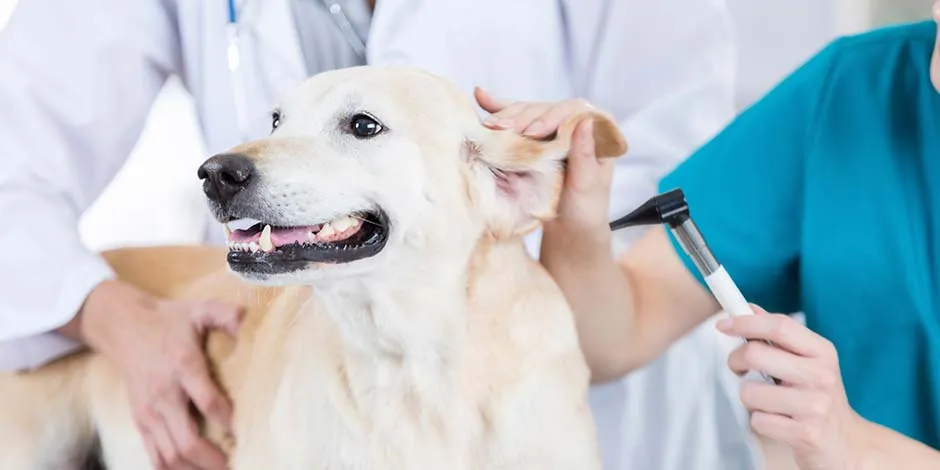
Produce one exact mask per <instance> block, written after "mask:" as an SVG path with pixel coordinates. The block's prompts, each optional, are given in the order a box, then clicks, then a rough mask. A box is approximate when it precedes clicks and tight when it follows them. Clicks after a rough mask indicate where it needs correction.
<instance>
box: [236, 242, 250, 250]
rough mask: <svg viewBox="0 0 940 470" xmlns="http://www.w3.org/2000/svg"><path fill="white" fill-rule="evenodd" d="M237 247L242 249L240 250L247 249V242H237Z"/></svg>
mask: <svg viewBox="0 0 940 470" xmlns="http://www.w3.org/2000/svg"><path fill="white" fill-rule="evenodd" d="M238 249H239V250H242V251H248V244H247V243H239V244H238Z"/></svg>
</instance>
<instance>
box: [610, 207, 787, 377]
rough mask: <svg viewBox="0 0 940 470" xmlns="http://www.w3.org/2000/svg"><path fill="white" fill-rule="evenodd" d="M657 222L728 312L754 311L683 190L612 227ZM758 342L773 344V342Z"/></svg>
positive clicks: (637, 211)
mask: <svg viewBox="0 0 940 470" xmlns="http://www.w3.org/2000/svg"><path fill="white" fill-rule="evenodd" d="M655 224H666V225H667V226H668V227H669V230H670V231H671V232H672V234H673V236H675V237H676V240H677V241H678V242H679V244H680V245H681V246H682V249H683V250H685V252H686V253H687V254H688V255H689V257H690V258H692V262H693V263H694V264H695V267H696V268H697V269H698V271H699V272H700V273H701V274H702V277H704V278H705V284H707V285H708V289H709V290H710V291H711V292H712V295H714V296H715V299H716V300H717V301H718V304H719V305H721V307H722V308H723V309H724V310H725V311H726V312H728V314H730V315H733V316H738V315H753V314H754V312H753V310H751V306H750V304H748V302H747V300H746V299H745V298H744V295H743V294H741V291H740V290H739V289H738V286H737V285H735V283H734V281H733V280H732V279H731V276H729V275H728V272H727V271H725V268H724V267H723V266H722V265H721V264H720V263H719V262H718V260H717V259H715V255H714V254H712V252H711V250H710V249H709V248H708V244H706V243H705V238H704V237H703V236H702V234H701V232H699V230H698V227H696V226H695V223H694V222H692V217H691V215H690V211H689V205H688V204H687V203H686V201H685V194H684V193H683V192H682V190H681V189H674V190H672V191H669V192H666V193H663V194H660V195H658V196H655V197H653V198H652V199H650V200H648V201H646V202H645V203H644V204H643V205H642V206H640V207H639V208H637V209H636V210H634V211H633V212H631V213H629V214H627V215H625V216H623V217H621V218H619V219H617V220H615V221H613V222H611V223H610V229H611V230H614V231H616V230H619V229H622V228H626V227H632V226H637V225H655ZM748 341H751V340H748ZM758 341H761V342H764V343H767V344H771V345H772V343H770V342H769V341H764V340H758ZM760 375H761V377H762V378H763V379H764V380H765V381H767V382H769V383H774V384H778V385H779V384H780V381H779V380H778V379H776V378H774V377H771V376H769V375H767V374H765V373H763V372H761V373H760Z"/></svg>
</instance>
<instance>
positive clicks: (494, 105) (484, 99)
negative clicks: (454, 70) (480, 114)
mask: <svg viewBox="0 0 940 470" xmlns="http://www.w3.org/2000/svg"><path fill="white" fill-rule="evenodd" d="M473 97H474V98H476V100H477V104H479V105H480V107H481V108H483V110H484V111H486V112H488V113H490V114H493V113H498V112H500V111H502V110H503V109H504V108H506V107H507V106H509V105H511V104H512V102H511V101H506V100H501V99H498V98H496V97H495V96H493V95H492V94H490V92H488V91H486V90H484V89H483V88H480V87H475V88H474V89H473Z"/></svg>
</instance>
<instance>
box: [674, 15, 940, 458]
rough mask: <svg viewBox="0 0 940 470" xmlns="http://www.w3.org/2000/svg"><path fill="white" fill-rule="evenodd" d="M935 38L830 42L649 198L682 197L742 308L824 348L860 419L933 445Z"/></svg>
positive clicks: (939, 353) (936, 421)
mask: <svg viewBox="0 0 940 470" xmlns="http://www.w3.org/2000/svg"><path fill="white" fill-rule="evenodd" d="M935 41H936V25H935V24H934V23H933V22H923V23H915V24H910V25H902V26H896V27H891V28H886V29H881V30H876V31H873V32H869V33H866V34H862V35H859V36H853V37H848V38H842V39H839V40H837V41H835V42H834V43H832V44H831V45H830V46H829V47H827V48H826V49H824V50H823V51H822V52H820V53H819V54H818V55H817V56H816V57H814V58H813V59H812V60H810V61H809V62H808V63H806V64H805V65H804V66H802V67H801V68H800V69H798V70H797V71H796V72H795V73H793V74H792V75H791V76H790V77H788V78H787V79H786V80H784V81H783V82H782V83H781V84H780V85H779V86H777V87H776V88H775V89H774V90H773V91H772V92H771V93H770V94H769V95H767V96H766V97H765V98H763V99H762V100H761V101H759V102H758V103H756V104H755V105H754V106H752V107H751V108H750V109H748V110H746V111H745V112H744V113H742V115H741V116H740V117H739V118H738V119H737V120H735V121H734V122H733V123H732V124H731V125H730V126H729V127H728V128H727V129H726V130H724V131H723V132H721V133H720V134H719V135H718V136H716V138H715V139H714V140H712V141H711V142H709V143H708V144H706V145H705V146H704V147H702V148H701V149H700V150H699V151H698V152H696V153H695V154H694V155H693V156H692V157H690V158H689V159H688V160H687V161H686V162H684V163H683V164H682V165H680V166H679V167H678V168H677V169H676V170H675V171H674V172H673V173H672V174H671V175H669V176H668V177H666V178H665V179H664V180H663V182H662V183H661V187H660V189H661V190H662V191H666V190H669V189H673V188H677V187H680V188H682V189H683V190H684V191H685V194H686V198H687V200H688V203H689V207H690V209H691V211H692V217H693V219H694V220H695V222H696V223H697V225H698V226H699V228H700V229H701V230H702V233H703V234H704V236H705V238H706V240H707V242H708V243H709V245H711V247H712V248H713V249H714V252H715V255H716V256H717V257H718V259H719V261H720V262H722V263H723V264H724V265H725V267H726V269H727V270H728V271H729V273H730V274H731V276H732V278H733V279H735V281H736V282H737V283H738V284H739V286H740V287H741V289H742V291H743V292H744V295H745V296H746V297H747V298H748V300H749V301H751V302H753V303H756V304H758V305H761V306H763V307H764V308H766V309H767V310H768V311H771V312H784V313H790V312H797V311H803V312H805V314H806V319H807V324H808V326H809V327H810V328H811V329H812V330H814V331H816V332H818V333H820V334H822V335H823V336H825V337H826V338H828V339H829V340H831V341H832V342H833V343H834V344H835V346H836V348H837V350H838V352H839V356H840V360H841V368H842V375H843V379H844V382H845V387H846V391H847V393H848V398H849V401H850V403H851V405H852V406H853V407H854V408H855V410H857V411H858V412H859V413H860V414H861V415H862V416H864V417H865V418H867V419H869V420H872V421H875V422H877V423H880V424H882V425H885V426H888V427H890V428H893V429H895V430H897V431H899V432H902V433H904V434H906V435H908V436H910V437H912V438H915V439H918V440H920V441H922V442H925V443H927V444H929V445H930V446H932V447H934V448H938V447H940V429H938V428H940V94H938V93H937V91H936V90H935V89H934V88H933V86H932V85H931V83H930V59H931V55H932V54H933V48H934V43H935ZM673 244H674V246H675V248H676V250H677V251H678V252H679V253H680V256H682V258H683V260H684V261H685V263H686V265H687V267H688V268H689V269H690V270H691V271H692V272H693V273H695V275H696V277H698V278H699V279H700V280H701V276H698V274H697V273H696V271H695V269H694V266H693V265H692V264H691V261H690V260H689V259H688V257H687V256H686V255H685V254H684V253H683V252H682V250H681V249H680V248H679V247H678V245H675V240H673Z"/></svg>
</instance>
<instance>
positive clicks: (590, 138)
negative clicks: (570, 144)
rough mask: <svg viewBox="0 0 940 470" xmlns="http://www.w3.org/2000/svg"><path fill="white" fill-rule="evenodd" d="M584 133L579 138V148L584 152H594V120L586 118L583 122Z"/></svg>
mask: <svg viewBox="0 0 940 470" xmlns="http://www.w3.org/2000/svg"><path fill="white" fill-rule="evenodd" d="M584 133H585V134H587V135H586V136H585V138H583V139H581V149H582V150H583V151H584V152H585V154H587V153H590V154H592V155H593V154H594V120H593V119H588V120H587V122H585V123H584Z"/></svg>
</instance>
